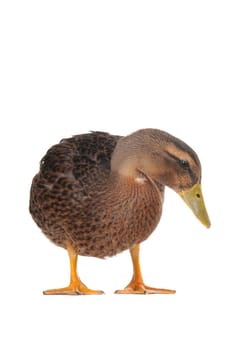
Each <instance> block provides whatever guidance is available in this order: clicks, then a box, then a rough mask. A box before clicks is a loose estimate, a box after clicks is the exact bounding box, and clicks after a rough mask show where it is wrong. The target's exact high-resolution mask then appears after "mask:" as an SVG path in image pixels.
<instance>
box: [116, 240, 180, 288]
mask: <svg viewBox="0 0 233 350" xmlns="http://www.w3.org/2000/svg"><path fill="white" fill-rule="evenodd" d="M139 247H140V246H139V244H138V245H136V246H134V247H133V248H131V249H130V254H131V258H132V263H133V278H132V280H131V281H130V283H129V284H128V285H127V286H126V287H125V289H122V290H117V291H116V292H115V293H117V294H174V293H175V292H176V291H175V290H170V289H160V288H153V287H148V286H146V285H145V284H144V282H143V279H142V273H141V268H140V262H139Z"/></svg>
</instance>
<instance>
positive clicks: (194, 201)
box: [178, 183, 210, 228]
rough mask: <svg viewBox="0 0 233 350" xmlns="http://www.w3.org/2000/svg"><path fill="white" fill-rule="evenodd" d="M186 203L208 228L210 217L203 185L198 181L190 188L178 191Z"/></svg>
mask: <svg viewBox="0 0 233 350" xmlns="http://www.w3.org/2000/svg"><path fill="white" fill-rule="evenodd" d="M178 194H179V195H180V196H181V198H182V199H183V200H184V201H185V203H186V204H187V205H188V206H189V208H190V209H191V210H192V212H193V213H194V215H195V216H196V217H197V218H198V220H200V221H201V223H202V224H203V225H204V226H206V227H207V228H209V227H210V219H209V216H208V213H207V210H206V207H205V203H204V199H203V195H202V191H201V185H200V184H199V183H197V184H196V185H194V186H193V187H192V188H191V189H190V190H186V191H181V192H179V193H178Z"/></svg>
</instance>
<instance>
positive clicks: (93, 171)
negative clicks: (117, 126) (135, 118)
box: [30, 132, 164, 258]
mask: <svg viewBox="0 0 233 350" xmlns="http://www.w3.org/2000/svg"><path fill="white" fill-rule="evenodd" d="M119 139H120V137H119V136H114V135H110V134H107V133H102V132H93V133H89V134H82V135H77V136H74V137H72V138H68V139H63V140H62V141H61V142H60V143H59V144H57V145H54V146H53V147H51V148H50V149H49V150H48V152H47V154H46V155H45V156H44V157H43V159H42V160H41V164H40V171H39V173H38V174H37V175H36V176H35V178H34V179H33V182H32V187H31V196H30V212H31V214H32V216H33V218H34V220H35V221H36V223H37V224H38V226H39V227H40V228H41V229H42V231H43V232H44V234H45V235H46V236H47V237H48V238H49V239H50V240H51V241H52V242H54V243H55V244H57V245H59V246H61V247H63V248H65V249H67V245H69V246H71V247H72V248H73V249H74V251H78V252H79V255H85V256H92V257H98V258H104V257H107V256H113V255H116V254H118V253H120V252H122V251H124V250H126V249H129V248H130V247H132V246H133V245H135V244H139V243H141V242H142V241H144V240H145V239H147V238H148V236H149V235H150V234H151V233H152V232H153V230H154V229H155V227H156V226H157V224H158V222H159V220H160V217H161V213H162V202H163V193H164V186H161V185H158V186H156V183H155V182H154V183H153V184H152V183H151V181H150V180H148V179H147V178H146V176H145V175H142V174H140V175H139V174H138V177H135V178H133V177H132V178H130V179H125V178H122V177H121V176H119V175H118V174H116V173H112V172H111V156H112V153H113V151H114V148H115V147H116V144H117V142H118V140H119Z"/></svg>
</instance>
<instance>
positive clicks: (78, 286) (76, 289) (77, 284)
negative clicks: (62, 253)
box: [43, 248, 103, 295]
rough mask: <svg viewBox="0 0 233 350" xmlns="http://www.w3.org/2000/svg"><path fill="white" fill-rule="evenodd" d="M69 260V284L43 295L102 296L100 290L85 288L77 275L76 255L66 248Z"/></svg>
mask: <svg viewBox="0 0 233 350" xmlns="http://www.w3.org/2000/svg"><path fill="white" fill-rule="evenodd" d="M67 251H68V254H69V258H70V284H69V285H68V287H65V288H59V289H49V290H46V291H44V292H43V293H44V294H46V295H77V294H103V292H102V291H101V290H92V289H89V288H87V286H85V284H84V283H82V281H81V280H80V278H79V277H78V274H77V260H78V254H77V253H75V252H74V251H73V250H72V249H71V248H67Z"/></svg>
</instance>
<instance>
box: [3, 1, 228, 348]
mask: <svg viewBox="0 0 233 350" xmlns="http://www.w3.org/2000/svg"><path fill="white" fill-rule="evenodd" d="M232 18H233V11H232V2H231V1H224V0H221V1H206V0H201V1H198V0H197V1H187V0H186V1H179V0H178V1H166V0H164V1H155V0H154V1H146V0H145V1H127V0H124V1H120V0H118V1H110V0H108V1H101V0H100V1H88V0H85V1H50V0H46V1H43V0H41V1H23V0H22V1H10V0H7V1H1V5H0V35H1V39H0V40H1V41H0V49H1V54H0V74H1V77H0V89H1V91H0V98H1V101H0V117H1V128H0V132H1V244H0V259H1V261H0V269H1V271H0V283H1V288H0V303H1V305H0V318H1V324H2V325H1V337H0V347H1V348H2V349H19V348H20V349H21V348H22V349H68V348H74V349H76V348H77V349H78V348H79V349H92V348H95V349H103V350H104V349H119V348H122V349H126V348H128V349H133V348H135V347H137V348H142V347H143V348H150V349H160V350H161V349H171V348H172V349H211V348H213V347H214V348H215V349H224V350H226V349H232V348H233V339H232V337H233V335H232V314H233V303H232V266H233V254H232V251H233V249H232V243H233V240H232V126H230V121H231V119H232V114H233V106H232V96H233V83H232V82H233V68H232V67H233V49H232V45H233V44H232V43H233V41H232V39H233V38H232V36H233V25H232V23H233V20H232ZM145 127H154V128H161V129H164V130H166V131H168V132H170V133H171V134H174V135H175V136H177V137H179V138H181V139H183V140H184V141H186V142H187V143H188V144H189V145H190V146H191V147H193V148H194V149H195V150H196V151H197V153H198V154H199V157H200V159H201V161H202V166H203V181H202V184H203V193H204V196H205V201H206V206H207V208H208V211H209V215H210V218H211V221H212V227H211V229H210V230H207V229H205V227H204V226H202V225H201V224H200V223H199V222H198V221H197V220H196V219H195V217H194V216H193V215H192V213H191V211H190V210H189V209H188V208H187V207H186V206H185V205H184V203H183V202H182V201H181V200H180V198H179V197H178V196H177V195H176V194H175V193H173V192H172V191H171V190H169V189H168V190H167V191H166V199H165V204H164V213H163V217H162V220H161V222H160V225H159V227H158V228H157V229H156V232H155V233H154V234H153V235H152V236H151V237H150V238H149V239H148V240H147V241H146V242H145V243H144V244H142V257H141V264H142V269H143V272H144V279H145V281H146V283H147V284H151V285H153V286H155V287H162V288H172V289H176V290H177V294H176V295H172V296H169V295H154V296H119V295H114V294H113V291H114V290H115V289H119V288H123V287H124V286H125V285H126V284H127V283H128V282H129V279H130V278H131V272H132V267H131V262H130V258H129V254H128V252H124V253H122V254H120V255H118V256H117V257H114V258H111V259H107V260H104V261H101V260H97V259H94V258H84V257H80V259H79V272H80V275H81V278H82V279H83V281H84V282H85V283H86V284H87V285H88V286H89V287H90V288H97V289H103V290H105V292H106V294H105V295H104V296H86V297H79V296H77V297H67V296H52V297H48V296H43V295H42V290H43V289H47V288H55V287H62V286H64V285H65V284H67V283H68V279H69V264H68V258H67V255H66V252H65V251H64V250H62V249H60V248H58V247H56V246H53V245H52V244H51V243H50V242H49V241H48V240H47V239H46V238H45V237H44V236H43V235H42V234H41V233H40V230H39V229H38V228H37V226H36V225H35V223H34V222H33V221H32V219H31V217H30V215H29V213H28V199H29V188H30V183H31V179H32V177H33V176H34V174H35V173H36V172H37V171H38V164H39V160H40V159H41V158H42V156H43V155H44V153H45V152H46V150H47V149H48V148H49V147H50V146H51V145H52V144H54V143H57V142H59V140H60V139H61V138H64V137H69V136H70V135H73V134H78V133H82V132H87V131H89V130H102V131H108V132H111V133H114V134H121V135H125V134H128V133H130V132H132V131H135V130H137V129H139V128H145Z"/></svg>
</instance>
